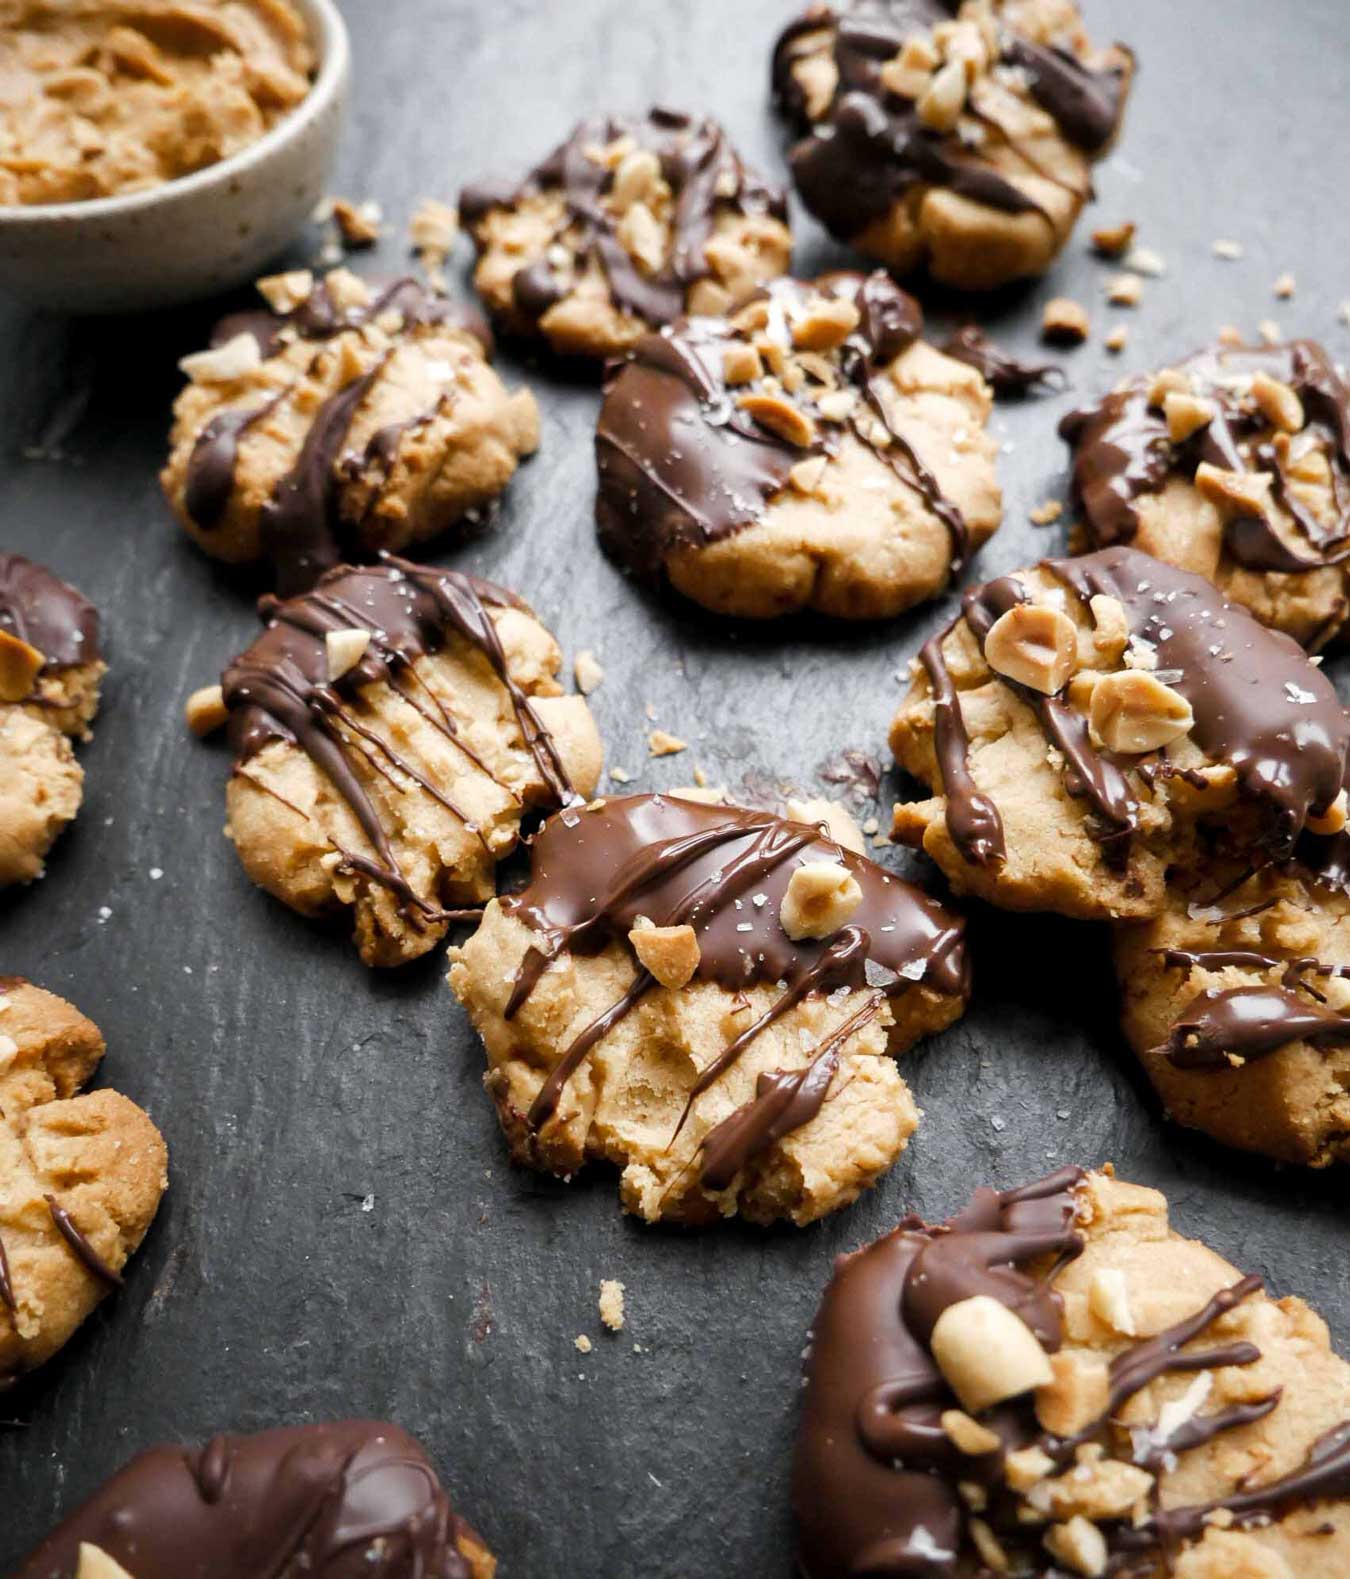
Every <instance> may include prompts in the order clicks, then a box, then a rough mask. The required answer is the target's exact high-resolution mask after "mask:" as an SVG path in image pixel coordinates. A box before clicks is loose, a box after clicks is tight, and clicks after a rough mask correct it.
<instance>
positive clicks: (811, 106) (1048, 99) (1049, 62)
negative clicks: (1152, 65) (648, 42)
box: [773, 0, 1134, 290]
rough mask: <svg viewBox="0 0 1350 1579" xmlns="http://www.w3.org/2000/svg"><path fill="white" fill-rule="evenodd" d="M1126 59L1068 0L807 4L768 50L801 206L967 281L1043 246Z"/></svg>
mask: <svg viewBox="0 0 1350 1579" xmlns="http://www.w3.org/2000/svg"><path fill="white" fill-rule="evenodd" d="M1133 74H1134V56H1133V55H1132V54H1131V52H1130V51H1129V50H1128V49H1125V48H1124V47H1123V46H1121V45H1119V44H1115V45H1112V46H1111V47H1110V48H1108V49H1104V50H1099V49H1094V48H1093V46H1092V44H1091V42H1090V40H1089V39H1088V36H1087V33H1086V30H1085V29H1084V27H1083V25H1082V20H1081V18H1080V16H1079V14H1078V8H1077V6H1076V5H1074V4H1073V3H1072V0H964V3H961V0H850V3H844V4H840V5H838V6H830V5H813V6H812V7H811V8H810V10H808V11H807V12H806V13H805V14H804V15H802V16H801V17H799V18H798V19H797V21H795V22H793V23H791V24H790V25H789V26H788V27H787V28H786V29H785V31H784V32H783V34H782V36H781V37H780V38H779V40H778V43H777V47H776V48H775V50H774V56H773V89H774V97H775V100H776V102H777V104H778V107H779V109H780V111H781V112H782V114H783V115H784V116H785V117H786V119H787V120H788V122H789V124H790V125H791V126H792V127H793V128H794V130H795V131H796V132H797V133H799V134H800V140H799V141H798V142H797V143H796V145H795V146H794V147H793V149H792V151H791V154H790V155H789V159H790V163H791V165H792V174H793V177H794V179H795V181H796V184H797V190H798V192H799V193H800V194H801V197H802V200H803V202H804V203H805V204H806V206H807V208H809V209H810V210H811V212H812V213H813V214H814V215H815V216H816V218H817V219H819V220H820V221H821V223H822V224H823V225H825V227H826V228H827V229H828V230H829V231H831V232H832V233H833V234H834V235H835V236H837V237H838V238H839V239H840V240H841V241H847V242H848V243H849V244H850V245H852V246H855V247H857V248H858V249H859V250H860V251H861V252H864V253H866V254H867V255H868V256H869V257H873V258H876V259H877V260H878V261H879V262H881V263H884V264H886V266H887V267H888V268H891V269H894V270H897V271H898V272H900V273H909V272H911V271H913V270H915V269H918V268H921V267H925V266H926V267H927V269H928V271H929V272H930V273H931V274H932V275H933V276H934V277H935V278H937V279H940V280H945V281H946V282H947V283H949V284H951V285H956V286H960V287H961V288H963V289H970V290H987V289H990V288H991V287H993V286H996V285H1002V284H1005V283H1006V282H1007V281H1009V280H1015V279H1020V278H1023V277H1025V276H1027V275H1036V274H1041V273H1043V272H1044V271H1045V269H1046V268H1047V267H1048V266H1049V265H1050V263H1051V262H1052V261H1053V260H1054V258H1055V257H1056V255H1057V254H1058V253H1059V251H1060V248H1061V247H1063V245H1064V243H1065V241H1066V240H1067V239H1068V236H1069V232H1070V231H1071V230H1072V229H1073V226H1074V222H1075V221H1076V220H1077V218H1078V215H1079V212H1080V210H1081V209H1082V207H1083V204H1084V203H1085V202H1086V201H1087V199H1088V198H1089V197H1090V196H1091V194H1092V163H1093V161H1094V160H1095V159H1099V158H1100V157H1101V156H1102V155H1103V154H1104V153H1105V152H1106V151H1107V149H1108V148H1109V147H1110V145H1111V143H1112V141H1113V140H1114V138H1115V136H1116V133H1117V131H1118V130H1119V128H1120V123H1121V118H1122V115H1123V113H1124V108H1125V100H1126V98H1127V96H1128V94H1129V89H1130V82H1131V78H1132V77H1133Z"/></svg>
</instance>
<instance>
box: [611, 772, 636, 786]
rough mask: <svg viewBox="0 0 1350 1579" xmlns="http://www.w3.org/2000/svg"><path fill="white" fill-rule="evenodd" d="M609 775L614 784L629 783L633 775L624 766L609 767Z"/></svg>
mask: <svg viewBox="0 0 1350 1579" xmlns="http://www.w3.org/2000/svg"><path fill="white" fill-rule="evenodd" d="M609 776H610V778H612V779H613V780H614V782H615V783H616V784H631V783H632V782H633V775H632V774H631V773H630V772H628V770H627V769H626V768H611V769H610V770H609Z"/></svg>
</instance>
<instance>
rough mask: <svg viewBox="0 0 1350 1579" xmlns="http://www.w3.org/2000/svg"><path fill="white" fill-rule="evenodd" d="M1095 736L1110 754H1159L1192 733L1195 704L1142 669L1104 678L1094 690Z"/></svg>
mask: <svg viewBox="0 0 1350 1579" xmlns="http://www.w3.org/2000/svg"><path fill="white" fill-rule="evenodd" d="M1088 716H1089V719H1090V721H1091V724H1092V733H1093V735H1094V736H1095V737H1096V739H1097V740H1099V741H1100V742H1101V743H1102V745H1104V746H1105V747H1106V749H1107V750H1108V751H1124V752H1130V753H1138V752H1145V751H1158V750H1160V749H1161V748H1162V747H1163V746H1166V745H1170V744H1171V743H1172V741H1174V740H1179V739H1180V738H1181V737H1182V735H1184V734H1186V733H1188V732H1189V730H1190V728H1191V726H1192V725H1193V724H1194V722H1195V715H1194V714H1193V713H1192V711H1191V704H1190V703H1189V702H1188V701H1187V700H1186V698H1185V697H1184V696H1182V695H1181V693H1180V692H1179V691H1174V690H1173V689H1172V687H1171V686H1170V685H1164V684H1163V683H1162V681H1161V680H1158V679H1155V678H1154V676H1153V675H1151V674H1147V673H1145V672H1144V671H1143V670H1141V669H1122V670H1121V671H1119V672H1118V673H1116V674H1104V675H1103V676H1102V677H1101V679H1100V680H1098V681H1097V684H1096V685H1095V686H1094V687H1093V690H1092V707H1091V710H1090V712H1089V715H1088Z"/></svg>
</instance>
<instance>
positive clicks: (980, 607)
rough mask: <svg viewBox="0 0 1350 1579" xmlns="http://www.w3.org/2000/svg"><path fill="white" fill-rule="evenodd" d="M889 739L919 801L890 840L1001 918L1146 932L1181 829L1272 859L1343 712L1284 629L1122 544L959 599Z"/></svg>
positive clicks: (1179, 860) (901, 815) (906, 810)
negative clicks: (916, 784) (1219, 834)
mask: <svg viewBox="0 0 1350 1579" xmlns="http://www.w3.org/2000/svg"><path fill="white" fill-rule="evenodd" d="M911 668H912V672H913V676H914V678H913V683H912V685H911V688H910V692H909V695H908V696H907V697H906V698H905V701H904V702H903V703H902V705H901V708H900V711H899V713H898V714H897V715H896V718H895V722H894V724H893V725H892V728H891V746H892V749H893V750H894V752H895V755H896V757H897V759H898V760H899V762H900V763H901V765H902V766H903V767H904V768H905V769H907V770H908V771H909V772H910V773H912V774H914V775H915V776H916V777H917V778H919V779H921V780H922V781H923V782H924V783H925V784H927V785H929V786H930V787H931V788H932V789H933V790H934V791H935V794H934V796H933V798H932V799H930V800H927V801H922V802H918V803H914V804H902V805H898V806H897V807H896V808H895V833H896V837H897V838H899V839H901V840H903V841H904V842H905V843H908V844H914V845H917V846H921V847H922V848H923V849H924V850H926V851H927V852H928V854H929V855H930V856H931V857H932V858H933V859H934V860H935V861H936V862H937V864H938V865H939V866H940V867H941V868H942V869H943V871H944V872H945V873H946V874H947V876H948V877H949V878H950V880H951V882H952V883H953V885H954V886H955V887H956V888H957V889H959V890H962V891H967V892H971V893H975V894H978V895H979V896H980V897H981V898H984V899H988V900H989V901H990V902H991V903H993V904H996V905H1001V906H1004V907H1005V908H1007V909H1011V910H1054V911H1058V912H1060V913H1061V914H1063V915H1068V916H1076V917H1080V918H1082V919H1085V920H1108V919H1114V920H1146V919H1150V918H1152V917H1154V916H1157V915H1159V914H1160V913H1161V912H1162V910H1163V908H1164V905H1165V903H1166V896H1165V883H1166V878H1167V874H1168V871H1169V869H1170V868H1172V867H1175V866H1178V865H1184V864H1188V863H1189V862H1191V861H1192V859H1193V855H1194V848H1195V841H1196V829H1197V827H1198V826H1199V825H1200V824H1202V823H1205V824H1209V825H1217V824H1219V823H1222V824H1223V825H1224V827H1225V828H1226V829H1227V832H1228V836H1229V838H1230V840H1231V841H1232V844H1233V846H1234V848H1235V850H1236V851H1237V852H1238V853H1239V854H1245V855H1249V856H1252V857H1253V858H1256V857H1260V858H1261V859H1266V858H1272V857H1273V858H1277V859H1282V858H1284V857H1286V856H1288V855H1289V854H1290V853H1292V851H1293V848H1294V845H1295V843H1296V842H1297V840H1298V838H1299V836H1300V834H1302V832H1303V831H1304V828H1305V827H1306V826H1310V825H1312V826H1317V825H1321V824H1322V820H1323V819H1324V818H1326V817H1328V816H1331V815H1333V812H1334V808H1335V807H1336V805H1337V804H1338V802H1340V800H1341V785H1342V782H1343V780H1344V778H1345V773H1346V752H1347V747H1348V746H1350V718H1347V715H1346V713H1345V710H1344V709H1343V708H1342V706H1341V704H1340V702H1339V701H1338V700H1337V697H1336V693H1335V691H1334V690H1333V689H1332V687H1331V684H1330V682H1329V681H1328V680H1327V678H1326V677H1325V676H1324V675H1323V674H1322V673H1321V671H1320V670H1319V669H1318V668H1317V667H1316V666H1315V665H1314V664H1313V663H1312V662H1310V661H1309V659H1308V657H1307V655H1306V654H1305V653H1304V652H1303V651H1302V650H1301V649H1300V648H1299V647H1298V646H1297V644H1296V643H1295V642H1294V641H1292V640H1291V639H1290V638H1289V637H1288V636H1284V635H1282V634H1280V633H1279V632H1277V631H1271V630H1267V629H1266V628H1265V627H1264V626H1261V625H1259V624H1257V622H1256V621H1255V620H1254V619H1253V618H1252V616H1251V615H1250V614H1248V613H1247V612H1246V610H1245V609H1240V608H1238V607H1237V606H1236V605H1234V604H1231V603H1227V602H1225V601H1224V599H1223V598H1222V597H1221V596H1220V594H1219V593H1218V592H1217V591H1216V590H1215V588H1214V586H1213V585H1212V584H1211V583H1210V582H1208V581H1206V580H1204V579H1203V578H1201V577H1200V576H1194V575H1191V574H1189V573H1188V572H1186V571H1182V570H1177V569H1174V568H1173V567H1172V566H1170V565H1165V564H1163V563H1162V562H1161V561H1159V560H1156V559H1151V558H1150V557H1149V556H1148V555H1147V554H1143V553H1141V552H1140V551H1139V550H1138V549H1134V548H1107V549H1102V550H1101V551H1099V552H1098V553H1095V554H1088V555H1085V556H1084V557H1083V558H1081V559H1064V560H1045V561H1043V562H1042V563H1041V564H1039V565H1037V566H1035V567H1033V568H1031V569H1028V570H1021V571H1017V572H1015V573H1014V574H1013V575H1010V576H1003V577H1000V578H999V579H998V580H996V581H991V582H989V583H988V584H987V585H985V586H983V587H979V588H977V589H975V590H973V591H971V592H968V593H967V594H966V595H965V598H964V601H963V607H962V612H961V614H960V615H958V616H957V618H956V619H955V620H954V621H953V622H952V624H950V625H949V626H948V627H947V629H946V630H945V631H942V632H940V633H939V634H938V635H937V636H934V637H933V638H932V639H931V640H930V641H929V642H928V643H927V644H926V645H925V646H924V648H923V650H922V653H921V655H920V657H919V658H917V659H916V660H915V661H914V662H913V664H912V666H911Z"/></svg>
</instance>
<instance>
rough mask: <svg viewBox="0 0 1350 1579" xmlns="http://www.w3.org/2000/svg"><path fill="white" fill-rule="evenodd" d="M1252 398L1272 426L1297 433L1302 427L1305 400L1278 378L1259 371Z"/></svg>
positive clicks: (1254, 381) (1253, 383)
mask: <svg viewBox="0 0 1350 1579" xmlns="http://www.w3.org/2000/svg"><path fill="white" fill-rule="evenodd" d="M1252 399H1253V400H1254V401H1255V402H1256V407H1257V410H1258V411H1260V413H1261V415H1262V416H1263V417H1264V418H1265V419H1266V421H1267V422H1269V423H1270V425H1271V427H1272V428H1279V430H1280V431H1281V432H1282V433H1297V432H1298V431H1299V430H1300V429H1301V428H1302V426H1303V402H1302V401H1301V400H1300V399H1299V398H1298V396H1297V395H1296V394H1295V393H1294V391H1293V390H1292V389H1290V387H1289V385H1288V384H1282V383H1281V382H1280V380H1279V379H1278V378H1272V377H1271V376H1270V374H1269V373H1257V374H1256V376H1255V377H1254V378H1253V379H1252Z"/></svg>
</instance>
